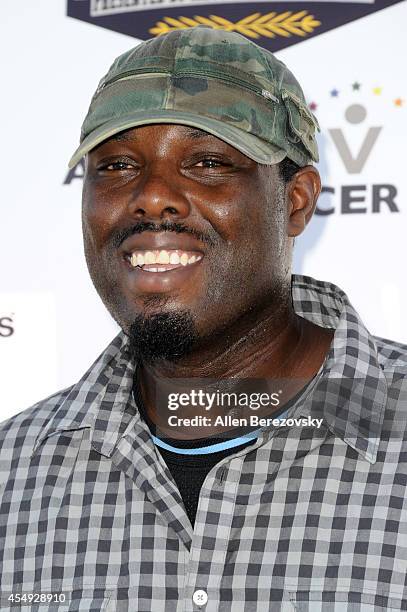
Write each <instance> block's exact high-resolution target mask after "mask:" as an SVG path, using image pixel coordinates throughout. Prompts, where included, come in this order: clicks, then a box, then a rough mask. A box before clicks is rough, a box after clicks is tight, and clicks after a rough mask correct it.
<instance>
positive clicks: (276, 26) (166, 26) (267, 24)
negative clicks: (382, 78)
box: [149, 11, 321, 38]
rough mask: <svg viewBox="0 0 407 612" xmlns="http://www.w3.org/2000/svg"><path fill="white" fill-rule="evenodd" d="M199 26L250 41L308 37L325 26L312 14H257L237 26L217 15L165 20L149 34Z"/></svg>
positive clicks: (241, 20)
mask: <svg viewBox="0 0 407 612" xmlns="http://www.w3.org/2000/svg"><path fill="white" fill-rule="evenodd" d="M199 25H206V26H209V27H211V28H214V29H215V30H227V31H228V32H239V33H240V34H243V35H244V36H247V37H249V38H260V37H261V36H265V37H267V38H275V37H276V36H283V37H285V38H289V37H290V36H302V37H304V36H306V35H307V34H311V33H312V32H313V31H314V30H315V28H317V27H318V26H320V25H321V22H320V21H318V20H317V19H315V17H314V16H313V15H309V14H308V11H299V12H297V13H293V11H286V12H285V13H280V14H279V15H278V14H277V13H275V12H272V13H267V14H266V15H262V14H261V13H253V14H252V15H248V16H247V17H244V19H240V20H239V21H238V22H236V23H233V22H232V21H229V19H225V18H224V17H219V16H217V15H209V17H201V16H199V15H195V16H194V18H193V19H192V18H190V17H178V19H174V18H173V17H163V21H157V23H156V25H155V26H154V27H153V28H151V29H150V30H149V32H150V34H153V35H154V36H161V35H162V34H166V33H167V32H171V31H172V30H183V29H186V28H194V27H196V26H199Z"/></svg>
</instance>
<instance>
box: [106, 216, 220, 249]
mask: <svg viewBox="0 0 407 612" xmlns="http://www.w3.org/2000/svg"><path fill="white" fill-rule="evenodd" d="M142 232H175V233H176V234H190V235H191V236H194V238H197V239H198V240H200V241H201V242H203V243H204V244H207V245H209V246H214V245H215V241H214V240H213V238H211V236H209V235H208V234H205V233H204V232H200V231H199V230H196V229H194V228H191V227H187V226H185V225H183V224H182V223H177V222H172V221H164V222H163V223H160V224H157V223H152V222H151V221H139V222H138V223H134V224H133V225H132V226H131V227H128V228H125V229H122V230H118V231H117V232H115V233H114V234H113V235H112V245H113V246H114V247H115V248H116V249H118V248H119V247H120V246H121V245H122V244H123V242H124V241H125V240H127V238H130V236H133V235H134V234H141V233H142Z"/></svg>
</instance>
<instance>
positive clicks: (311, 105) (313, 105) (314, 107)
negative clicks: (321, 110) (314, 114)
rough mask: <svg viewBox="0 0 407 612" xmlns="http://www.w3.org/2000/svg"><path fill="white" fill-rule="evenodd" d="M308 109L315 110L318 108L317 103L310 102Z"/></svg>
mask: <svg viewBox="0 0 407 612" xmlns="http://www.w3.org/2000/svg"><path fill="white" fill-rule="evenodd" d="M309 107H310V109H311V110H312V111H316V110H317V108H318V104H317V103H316V102H311V104H310V105H309Z"/></svg>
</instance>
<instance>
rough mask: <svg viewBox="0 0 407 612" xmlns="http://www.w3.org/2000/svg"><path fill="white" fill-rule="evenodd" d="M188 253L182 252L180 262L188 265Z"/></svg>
mask: <svg viewBox="0 0 407 612" xmlns="http://www.w3.org/2000/svg"><path fill="white" fill-rule="evenodd" d="M188 259H189V257H188V255H187V254H186V253H182V255H181V257H180V263H181V265H183V266H187V265H188Z"/></svg>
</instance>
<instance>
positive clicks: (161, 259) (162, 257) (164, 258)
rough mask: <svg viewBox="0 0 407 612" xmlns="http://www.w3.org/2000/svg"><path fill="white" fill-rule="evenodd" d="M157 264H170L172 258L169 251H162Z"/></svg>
mask: <svg viewBox="0 0 407 612" xmlns="http://www.w3.org/2000/svg"><path fill="white" fill-rule="evenodd" d="M157 263H162V264H167V263H170V256H169V255H168V253H167V251H160V254H159V256H158V259H157Z"/></svg>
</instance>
